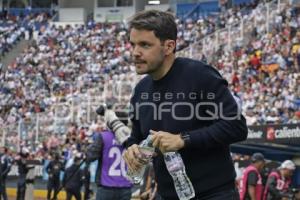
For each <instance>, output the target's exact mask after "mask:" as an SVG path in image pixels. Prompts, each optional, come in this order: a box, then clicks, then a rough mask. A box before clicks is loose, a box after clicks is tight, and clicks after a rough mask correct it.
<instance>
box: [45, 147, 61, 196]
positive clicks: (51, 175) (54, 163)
mask: <svg viewBox="0 0 300 200" xmlns="http://www.w3.org/2000/svg"><path fill="white" fill-rule="evenodd" d="M62 170H64V166H63V163H62V162H61V161H60V159H59V154H57V153H55V154H54V155H52V156H51V161H50V162H49V164H48V165H47V167H46V172H47V173H48V184H47V190H48V192H47V200H52V198H51V193H52V190H53V192H54V195H53V199H55V200H56V199H57V194H58V190H59V187H60V172H61V171H62Z"/></svg>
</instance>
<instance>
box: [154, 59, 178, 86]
mask: <svg viewBox="0 0 300 200" xmlns="http://www.w3.org/2000/svg"><path fill="white" fill-rule="evenodd" d="M174 60H175V54H171V55H170V56H168V57H166V58H165V60H164V62H163V64H162V66H161V67H160V68H159V69H158V70H157V71H155V72H153V73H151V74H150V76H151V77H152V78H153V80H159V79H162V78H163V77H164V76H165V75H166V74H167V73H168V72H169V71H170V69H171V67H172V65H173V63H174Z"/></svg>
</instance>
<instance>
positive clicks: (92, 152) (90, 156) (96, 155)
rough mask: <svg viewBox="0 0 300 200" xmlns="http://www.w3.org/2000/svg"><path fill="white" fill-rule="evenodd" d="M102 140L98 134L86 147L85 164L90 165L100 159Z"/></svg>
mask: <svg viewBox="0 0 300 200" xmlns="http://www.w3.org/2000/svg"><path fill="white" fill-rule="evenodd" d="M102 146H103V140H102V137H101V135H100V134H98V135H97V137H95V141H94V142H93V143H92V144H90V145H89V146H88V147H87V151H86V162H87V163H91V162H93V161H95V160H98V159H100V158H101V155H102Z"/></svg>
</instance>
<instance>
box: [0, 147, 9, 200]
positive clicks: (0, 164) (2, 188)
mask: <svg viewBox="0 0 300 200" xmlns="http://www.w3.org/2000/svg"><path fill="white" fill-rule="evenodd" d="M10 169H11V159H10V157H9V156H8V149H7V148H6V147H1V152H0V199H1V197H3V200H7V194H6V177H7V174H8V173H9V171H10Z"/></svg>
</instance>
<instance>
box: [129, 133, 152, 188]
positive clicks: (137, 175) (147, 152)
mask: <svg viewBox="0 0 300 200" xmlns="http://www.w3.org/2000/svg"><path fill="white" fill-rule="evenodd" d="M139 150H140V152H141V156H142V157H141V159H142V160H144V161H145V165H143V166H142V167H141V169H139V170H138V171H130V170H128V171H127V178H128V179H129V180H130V181H131V182H132V183H133V184H139V183H140V182H141V181H142V180H143V179H144V173H145V170H146V166H147V164H148V163H149V162H150V161H151V159H152V156H153V153H154V151H155V148H154V147H153V146H152V136H151V135H148V137H147V138H146V139H145V140H143V141H142V142H141V143H140V145H139Z"/></svg>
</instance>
